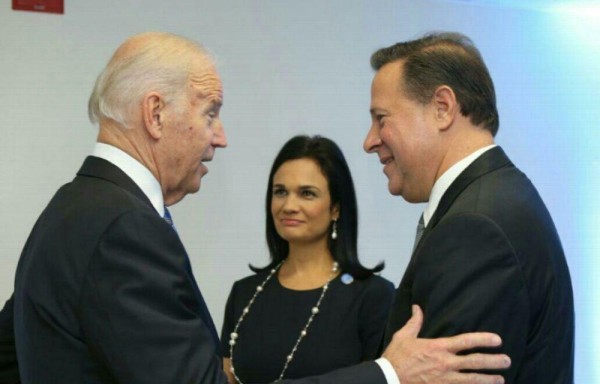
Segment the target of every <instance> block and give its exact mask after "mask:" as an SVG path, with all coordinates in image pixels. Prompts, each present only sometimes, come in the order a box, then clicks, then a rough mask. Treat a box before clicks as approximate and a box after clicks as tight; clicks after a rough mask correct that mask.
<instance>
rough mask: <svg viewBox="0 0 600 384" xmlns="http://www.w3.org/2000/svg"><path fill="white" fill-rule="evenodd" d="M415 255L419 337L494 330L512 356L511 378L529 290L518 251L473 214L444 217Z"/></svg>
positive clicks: (520, 343) (523, 330)
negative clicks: (421, 314) (422, 316)
mask: <svg viewBox="0 0 600 384" xmlns="http://www.w3.org/2000/svg"><path fill="white" fill-rule="evenodd" d="M423 240H424V242H423V245H422V246H421V247H420V248H419V249H418V251H417V252H418V253H417V254H416V255H415V256H414V257H416V258H417V259H416V261H417V265H416V267H415V276H414V283H413V292H412V296H413V301H414V303H415V304H419V305H421V306H422V308H423V310H424V313H425V319H424V320H425V321H424V325H423V328H422V330H421V333H420V335H419V337H425V338H436V337H442V336H450V335H456V334H459V333H464V332H474V331H486V332H495V333H498V334H499V335H500V336H501V337H502V340H503V346H502V348H501V351H502V352H503V353H507V354H508V355H509V356H510V357H511V359H512V366H511V368H510V370H508V371H504V372H503V375H504V376H505V379H506V382H507V383H510V382H512V381H513V380H514V375H515V371H516V370H518V368H519V365H520V362H521V361H522V359H523V351H524V350H525V344H526V337H527V336H526V335H527V328H528V326H529V318H530V314H529V309H528V308H529V306H528V294H527V291H526V288H525V282H524V279H523V274H522V271H521V269H520V265H519V262H518V258H517V255H516V254H515V252H514V250H513V248H512V247H511V244H510V243H509V241H508V239H507V237H506V236H505V234H504V233H503V232H502V231H501V230H500V228H499V227H498V226H497V225H496V224H495V223H494V222H492V221H490V220H489V219H488V218H486V217H484V216H482V215H477V214H463V215H456V216H452V217H449V218H447V219H444V220H443V221H442V222H440V223H439V224H438V225H437V226H436V227H435V228H434V229H433V230H432V231H431V233H429V234H427V235H426V237H425V238H424V239H423Z"/></svg>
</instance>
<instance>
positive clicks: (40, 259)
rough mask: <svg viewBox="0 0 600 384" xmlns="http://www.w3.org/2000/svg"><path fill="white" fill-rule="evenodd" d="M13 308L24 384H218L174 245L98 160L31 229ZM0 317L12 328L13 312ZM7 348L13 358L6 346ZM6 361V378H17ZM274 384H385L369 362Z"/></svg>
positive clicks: (192, 290)
mask: <svg viewBox="0 0 600 384" xmlns="http://www.w3.org/2000/svg"><path fill="white" fill-rule="evenodd" d="M14 297H15V305H14V323H15V334H16V346H17V354H18V360H19V369H20V373H21V379H22V382H23V383H35V384H37V383H52V384H54V383H68V384H73V383H86V384H95V383H98V384H99V383H102V384H104V383H126V384H136V383H143V384H152V383H157V384H159V383H160V384H166V383H202V384H225V383H226V382H227V380H226V377H225V375H224V373H223V372H222V365H221V356H220V350H219V343H218V339H217V333H216V330H215V329H214V325H213V322H212V319H211V317H210V314H209V313H208V310H207V308H206V306H205V304H204V301H203V299H202V296H201V294H200V291H199V290H198V288H197V286H196V283H195V280H194V277H193V275H192V273H191V269H190V267H189V261H188V257H187V254H186V252H185V250H184V248H183V245H182V244H181V241H180V240H179V237H178V236H177V234H176V233H175V231H173V229H172V228H170V226H169V225H168V224H167V223H166V222H165V221H164V220H163V219H162V218H161V217H159V215H158V214H157V213H156V211H155V210H154V208H153V207H152V205H151V204H150V202H149V201H148V199H147V197H146V196H145V195H144V194H143V192H142V191H141V190H140V189H139V188H138V187H137V186H136V185H135V183H134V182H133V181H132V180H131V179H130V178H129V177H127V176H126V175H125V174H124V173H123V172H122V171H121V170H119V169H118V168H117V167H115V166H114V165H112V164H111V163H109V162H107V161H105V160H102V159H99V158H95V157H88V158H87V159H86V161H85V162H84V164H83V166H82V168H81V170H80V171H79V173H78V174H77V177H76V178H75V179H74V180H73V182H71V183H69V184H67V185H65V186H63V187H62V188H61V189H60V190H59V191H58V192H57V193H56V195H55V196H54V198H53V199H52V201H51V202H50V203H49V204H48V207H47V208H46V209H45V210H44V212H43V213H42V215H41V216H40V218H39V219H38V221H37V223H36V224H35V227H34V229H33V230H32V232H31V235H30V237H29V239H28V240H27V243H26V245H25V248H24V250H23V253H22V255H21V259H20V261H19V265H18V268H17V276H16V282H15V296H14ZM3 312H4V315H5V316H11V315H12V308H5V311H3ZM7 335H8V336H7V337H10V332H7ZM4 344H5V345H4V346H5V347H6V348H8V349H10V348H11V340H8V339H7V340H6V343H4ZM11 350H12V351H13V352H11V351H8V350H7V353H6V354H5V358H6V361H7V364H6V371H7V372H8V371H9V370H13V372H14V369H15V368H16V361H15V359H14V350H13V349H11ZM13 377H14V376H13ZM281 383H294V384H313V383H314V384H317V383H345V384H364V383H373V384H383V383H385V379H384V377H383V374H382V372H381V370H380V369H379V367H377V365H376V364H375V363H374V362H367V363H363V364H360V365H357V366H355V367H350V368H346V369H341V370H337V371H334V372H331V373H329V374H326V375H323V376H320V377H317V378H306V379H300V380H294V381H282V382H281Z"/></svg>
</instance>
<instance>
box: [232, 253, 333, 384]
mask: <svg viewBox="0 0 600 384" xmlns="http://www.w3.org/2000/svg"><path fill="white" fill-rule="evenodd" d="M284 261H285V260H283V261H282V262H281V263H279V264H277V266H276V267H275V268H273V269H271V272H270V273H269V276H267V278H266V279H265V280H264V281H263V282H262V283H261V284H259V285H258V286H257V287H256V291H255V292H254V295H253V296H252V298H251V299H250V301H249V302H248V305H246V307H245V308H244V310H243V311H242V314H241V316H240V318H239V319H238V321H237V323H236V324H235V328H234V329H233V332H231V334H230V335H229V337H230V339H229V356H230V359H231V368H229V370H230V371H231V373H232V374H233V376H234V377H235V379H236V380H237V382H238V383H239V384H243V383H242V380H240V378H239V377H238V376H237V374H236V373H235V369H234V367H233V347H234V346H235V344H236V340H237V339H238V337H239V335H240V334H239V332H238V329H239V327H240V325H241V324H242V321H244V318H245V317H246V316H247V315H248V313H250V308H251V307H252V304H254V300H256V297H257V296H258V294H259V293H261V292H262V291H263V289H264V287H265V285H266V284H267V282H269V280H271V277H273V275H275V273H277V271H278V270H279V268H280V267H281V265H282V264H283V262H284ZM337 271H338V263H337V262H335V261H334V262H333V266H332V267H331V274H330V275H329V279H328V280H327V283H325V285H324V286H323V288H322V291H321V296H319V300H317V303H316V304H315V306H314V307H312V308H311V310H310V316H309V318H308V321H307V322H306V325H305V326H304V328H302V330H301V331H300V336H298V339H297V340H296V343H295V344H294V347H293V348H292V351H291V352H290V354H289V355H287V357H286V359H285V364H284V365H283V369H282V370H281V374H279V378H278V379H277V380H275V381H280V380H281V379H283V375H285V371H287V368H288V366H289V365H290V363H291V362H292V360H293V359H294V353H296V350H298V345H300V342H301V341H302V340H303V339H304V337H305V336H306V334H307V333H308V327H310V325H311V324H312V322H313V320H314V318H315V316H316V315H317V314H318V313H319V307H320V305H321V301H323V297H325V292H327V289H328V288H329V283H330V282H331V280H333V278H334V277H335V275H336V273H337Z"/></svg>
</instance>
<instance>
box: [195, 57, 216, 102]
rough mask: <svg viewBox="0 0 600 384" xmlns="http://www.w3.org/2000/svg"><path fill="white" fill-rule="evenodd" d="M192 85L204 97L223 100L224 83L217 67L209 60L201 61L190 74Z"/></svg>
mask: <svg viewBox="0 0 600 384" xmlns="http://www.w3.org/2000/svg"><path fill="white" fill-rule="evenodd" d="M190 83H191V85H192V87H193V88H194V89H196V90H198V91H199V92H200V93H201V94H202V95H203V96H204V97H210V98H218V99H222V98H223V83H222V81H221V77H220V76H219V72H218V71H217V67H216V66H215V64H214V63H213V62H212V61H211V60H210V59H208V58H203V59H201V60H200V61H199V62H198V63H197V64H196V65H195V66H194V67H193V69H192V71H191V72H190Z"/></svg>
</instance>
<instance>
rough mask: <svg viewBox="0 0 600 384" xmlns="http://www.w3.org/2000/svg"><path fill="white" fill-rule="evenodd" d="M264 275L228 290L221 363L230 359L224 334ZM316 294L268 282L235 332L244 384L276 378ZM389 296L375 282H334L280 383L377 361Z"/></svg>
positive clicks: (388, 287)
mask: <svg viewBox="0 0 600 384" xmlns="http://www.w3.org/2000/svg"><path fill="white" fill-rule="evenodd" d="M267 275H268V273H267V272H263V273H259V274H256V275H252V276H249V277H246V278H244V279H242V280H239V281H237V282H236V283H235V284H234V285H233V288H232V289H231V293H230V294H229V298H228V300H227V307H226V308H225V319H224V323H223V331H222V335H221V342H222V344H223V355H224V356H225V357H230V353H229V339H230V334H231V332H232V331H233V329H234V327H235V324H236V323H237V321H238V319H239V317H240V314H241V313H242V311H243V309H244V308H245V307H246V306H247V305H248V302H249V301H250V298H251V297H252V295H253V294H254V292H255V291H256V287H257V286H258V285H260V284H261V283H262V282H263V281H264V280H265V278H266V277H267ZM321 292H322V289H321V288H317V289H311V290H306V291H296V290H291V289H287V288H285V287H283V286H282V285H281V284H280V283H279V280H278V279H277V276H276V275H275V276H273V277H272V278H271V280H269V282H268V283H267V284H266V286H265V287H264V290H263V292H261V293H260V294H259V295H258V297H257V298H256V301H255V302H254V304H253V305H252V307H251V309H250V312H249V314H248V315H246V318H245V319H244V321H243V322H242V324H241V325H240V328H239V329H238V334H239V337H238V340H237V343H236V345H235V348H234V351H233V357H234V366H235V371H236V374H237V376H238V377H239V378H240V379H241V380H242V382H243V383H244V384H249V383H253V384H258V383H270V382H273V381H274V380H276V379H277V378H278V377H279V375H280V373H281V371H282V369H283V366H284V364H285V359H286V356H287V355H289V354H290V352H291V350H292V348H293V346H294V344H295V342H296V340H297V339H298V336H299V335H300V331H301V330H302V329H303V327H304V325H305V324H306V322H307V320H308V318H309V317H310V312H311V308H312V307H313V306H315V304H316V303H317V300H318V299H319V296H320V295H321ZM393 295H394V286H393V284H392V283H390V282H389V281H388V280H385V279H384V278H382V277H379V276H371V277H369V278H367V279H365V280H357V279H356V280H354V281H353V282H352V283H350V284H345V283H343V282H342V281H341V276H338V277H336V278H335V279H334V280H333V281H332V282H331V283H330V284H329V289H328V290H327V293H326V294H325V297H324V298H323V301H322V302H321V305H320V309H319V313H318V314H317V316H315V318H314V320H313V322H312V324H311V326H310V327H309V329H308V334H307V336H306V337H305V338H304V339H303V340H302V342H300V345H299V346H298V350H297V351H296V353H295V355H294V359H293V360H292V362H291V363H290V365H289V366H288V369H287V371H286V374H285V376H284V378H286V379H295V378H301V377H307V376H313V375H318V374H322V373H326V372H330V371H332V370H335V369H337V368H341V367H347V366H351V365H355V364H357V363H360V362H362V361H365V360H372V359H375V358H376V357H378V354H379V352H380V351H379V348H380V344H381V341H382V335H383V331H384V329H385V324H386V321H387V317H388V314H389V310H390V306H391V304H392V301H393Z"/></svg>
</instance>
